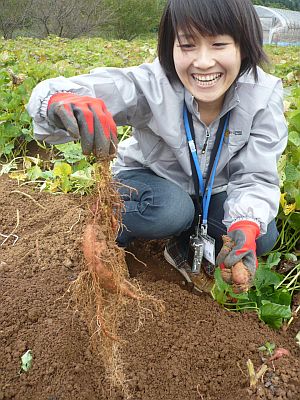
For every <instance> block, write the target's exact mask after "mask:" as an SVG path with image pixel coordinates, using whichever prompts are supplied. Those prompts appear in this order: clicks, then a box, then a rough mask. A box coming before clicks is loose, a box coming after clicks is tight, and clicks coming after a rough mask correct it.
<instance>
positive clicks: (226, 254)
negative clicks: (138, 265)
mask: <svg viewBox="0 0 300 400" xmlns="http://www.w3.org/2000/svg"><path fill="white" fill-rule="evenodd" d="M265 60H266V56H265V54H264V51H263V49H262V30H261V26H260V22H259V19H258V17H257V15H256V12H255V10H254V8H253V6H252V4H251V2H250V0H190V1H182V0H169V1H168V2H167V4H166V7H165V10H164V13H163V15H162V19H161V23H160V29H159V38H158V58H157V59H156V60H155V61H154V62H153V63H149V64H148V63H147V64H142V65H140V66H136V67H130V68H97V69H95V70H93V71H92V72H91V73H90V74H87V75H80V76H75V77H72V78H64V77H58V78H54V79H49V80H46V81H44V82H41V83H39V84H38V85H37V87H36V88H35V89H34V91H33V93H32V96H31V99H30V101H29V105H28V111H29V113H30V114H31V116H32V117H33V120H34V132H35V136H36V138H37V139H39V140H44V141H46V142H48V143H51V144H58V143H63V142H67V141H72V140H75V139H80V140H81V145H82V149H83V152H84V154H91V153H94V154H96V155H102V156H105V155H109V154H112V153H114V152H115V151H116V152H117V154H116V155H117V157H116V160H115V162H114V166H113V173H114V177H115V179H117V180H119V181H121V182H123V183H124V184H125V185H124V186H123V187H122V186H121V189H120V192H121V196H122V198H123V200H124V204H125V211H124V213H123V221H122V222H123V224H124V226H125V227H126V229H122V231H120V232H119V235H118V238H117V241H118V243H119V245H120V246H127V245H128V244H129V243H130V242H131V241H133V240H134V239H136V238H143V239H161V238H169V241H168V244H167V246H166V248H165V252H164V254H165V258H166V260H167V261H168V262H169V263H170V264H172V265H173V266H174V267H175V268H177V269H179V270H180V271H181V272H182V273H183V274H184V275H185V276H187V279H188V276H191V275H193V274H194V275H197V273H198V272H199V269H200V267H201V264H202V265H203V266H204V269H205V271H206V273H208V274H212V272H213V269H214V266H215V265H220V266H221V268H222V269H223V275H222V276H223V278H224V279H225V280H226V281H227V282H229V283H233V284H236V285H242V286H241V287H242V290H247V288H248V287H249V284H250V282H251V279H252V278H253V276H254V274H255V270H256V267H257V256H259V255H261V254H263V253H265V252H267V251H269V250H271V249H272V247H273V245H274V243H275V241H276V238H277V235H278V232H277V229H276V225H275V221H274V218H275V216H276V214H277V211H278V204H279V196H280V192H279V187H278V181H279V180H278V176H277V161H278V158H279V156H280V155H281V154H282V152H283V150H284V148H285V146H286V143H287V128H286V123H285V119H284V115H283V104H282V103H283V102H282V95H283V93H282V84H281V81H280V80H279V79H278V78H276V77H274V76H271V75H269V74H267V73H265V72H264V71H263V70H262V69H261V68H260V67H259V64H261V63H262V62H264V61H265ZM116 125H130V126H132V127H133V133H132V136H131V137H130V138H129V139H127V140H125V141H123V142H121V143H120V144H119V145H117V137H116ZM129 187H131V188H134V189H136V190H129V189H128V188H129ZM223 235H226V240H227V241H226V244H225V247H223V248H222V236H223ZM221 248H222V251H221ZM204 259H206V261H205V262H204V261H203V260H204ZM241 261H242V262H243V265H244V267H245V271H244V272H245V274H244V275H243V276H244V277H243V278H242V279H241V278H240V274H234V268H235V266H236V265H237V264H238V263H239V262H241ZM187 271H188V274H186V272H187ZM237 276H239V278H237Z"/></svg>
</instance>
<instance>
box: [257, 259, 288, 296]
mask: <svg viewBox="0 0 300 400" xmlns="http://www.w3.org/2000/svg"><path fill="white" fill-rule="evenodd" d="M281 280H282V275H280V274H278V273H277V272H274V271H271V270H270V269H268V268H266V267H265V266H262V265H259V267H258V268H257V271H256V274H255V278H254V285H255V287H256V290H257V291H258V294H261V291H262V289H263V288H264V287H267V286H270V285H273V286H276V285H277V284H279V282H281Z"/></svg>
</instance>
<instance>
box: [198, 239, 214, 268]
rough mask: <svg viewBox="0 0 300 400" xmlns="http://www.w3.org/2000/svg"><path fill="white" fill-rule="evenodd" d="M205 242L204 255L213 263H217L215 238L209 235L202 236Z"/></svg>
mask: <svg viewBox="0 0 300 400" xmlns="http://www.w3.org/2000/svg"><path fill="white" fill-rule="evenodd" d="M201 239H202V243H203V256H204V258H205V259H206V260H207V261H208V262H210V263H211V264H213V265H216V254H215V239H214V238H212V237H211V236H209V235H203V236H201Z"/></svg>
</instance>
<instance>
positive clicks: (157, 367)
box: [0, 176, 300, 400]
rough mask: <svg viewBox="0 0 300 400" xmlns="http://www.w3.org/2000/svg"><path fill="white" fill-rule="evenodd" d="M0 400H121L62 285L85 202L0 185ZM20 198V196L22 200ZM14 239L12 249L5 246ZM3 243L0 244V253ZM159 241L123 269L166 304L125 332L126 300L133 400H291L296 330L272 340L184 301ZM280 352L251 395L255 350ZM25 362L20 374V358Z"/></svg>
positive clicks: (138, 247)
mask: <svg viewBox="0 0 300 400" xmlns="http://www.w3.org/2000/svg"><path fill="white" fill-rule="evenodd" d="M0 193H1V196H0V210H1V211H0V233H1V234H2V235H8V234H10V233H13V235H17V236H13V235H11V236H10V237H9V238H8V239H7V240H6V241H5V237H4V236H0V240H1V242H0V244H1V246H0V293H1V314H0V320H1V326H0V339H1V341H0V343H1V348H0V351H1V353H0V371H1V376H0V400H4V399H16V400H69V399H70V400H71V399H72V400H107V399H110V400H122V399H124V396H123V395H122V392H121V391H120V390H119V389H117V388H111V387H110V384H109V382H108V381H107V379H106V377H105V371H104V368H103V365H102V362H101V359H100V358H99V356H98V355H97V354H96V353H95V352H94V351H93V350H92V348H91V346H90V335H89V331H88V327H87V324H86V322H85V321H84V320H83V319H82V318H81V315H80V312H78V311H76V310H75V308H74V305H73V304H72V303H71V302H70V292H69V286H70V283H71V282H72V281H74V280H75V279H76V277H77V276H78V274H79V273H80V271H81V270H82V269H84V268H85V264H84V260H83V256H82V251H81V236H82V232H83V229H84V226H85V223H86V221H87V216H88V211H87V205H86V198H80V197H78V196H74V195H51V194H47V193H40V192H39V191H38V190H37V189H35V190H34V189H33V188H30V187H28V186H26V185H24V186H17V183H16V182H15V181H10V180H9V179H8V178H7V177H6V176H2V177H1V178H0ZM26 194H27V196H26ZM17 237H18V240H17V241H16V243H15V244H13V243H14V239H15V238H17ZM4 241H5V242H4ZM3 242H4V243H3ZM162 249H163V244H162V243H161V242H149V243H147V242H142V241H139V242H136V243H135V244H134V245H133V246H132V248H131V249H130V251H131V252H132V253H134V254H135V256H136V257H137V258H138V259H140V260H142V261H143V262H145V263H146V266H145V265H144V264H142V263H140V262H138V261H137V260H136V258H135V257H134V256H132V255H130V254H128V256H127V263H128V267H129V270H130V272H131V275H132V276H135V278H136V279H137V280H138V282H139V284H140V285H141V287H142V289H143V290H144V291H146V292H147V293H150V294H153V295H154V296H155V297H156V298H157V299H161V300H163V301H164V302H165V312H164V313H162V314H160V313H158V312H153V314H152V317H150V316H149V313H148V318H146V320H145V321H144V323H143V324H142V325H141V326H140V327H139V330H138V331H137V332H135V328H136V322H137V315H136V309H137V308H136V306H135V305H134V304H133V303H132V302H133V300H130V302H129V304H128V305H127V310H126V315H125V317H124V318H123V320H122V323H121V329H120V332H119V333H120V336H121V337H122V338H123V339H125V342H124V344H123V346H122V347H121V358H122V362H123V368H124V371H125V373H126V378H127V383H128V386H129V388H130V391H131V395H132V399H135V400H139V399H140V400H160V399H161V400H197V399H198V400H240V399H241V398H243V399H292V400H297V399H300V379H299V378H300V362H299V355H300V348H299V346H298V345H297V344H296V341H295V335H296V333H297V332H298V331H299V330H300V323H299V319H296V320H295V321H294V323H293V324H292V326H291V327H290V328H289V329H288V330H287V331H286V332H284V331H282V330H281V331H274V330H272V329H270V328H268V327H267V326H266V325H264V324H263V323H262V322H260V321H259V320H258V317H257V316H256V315H255V314H248V313H247V314H238V313H233V312H229V311H226V310H224V309H223V308H221V307H220V306H219V305H218V304H216V303H215V302H214V301H213V300H212V299H211V298H210V297H209V296H208V295H203V296H195V295H193V294H191V293H189V292H188V291H186V290H184V289H183V288H182V285H181V278H180V277H178V276H177V274H176V272H175V271H172V270H171V269H170V267H169V266H168V265H167V264H166V263H165V261H164V260H163V257H162ZM267 341H269V342H273V343H275V344H276V346H277V347H284V348H286V349H288V350H289V351H290V356H289V357H284V358H281V359H279V360H276V361H274V362H273V364H270V366H269V369H268V371H267V372H266V373H265V375H264V376H263V379H262V381H261V382H260V384H259V385H258V386H257V388H255V389H251V390H250V389H249V377H248V371H247V367H246V362H247V360H248V359H251V360H252V362H253V363H254V366H255V367H256V368H259V367H260V366H261V365H262V359H261V353H259V351H258V347H260V346H262V345H263V344H264V343H265V342H267ZM28 349H30V350H32V354H33V363H32V367H31V368H30V369H29V371H28V372H21V369H20V366H21V356H22V355H23V354H24V353H25V351H27V350H28Z"/></svg>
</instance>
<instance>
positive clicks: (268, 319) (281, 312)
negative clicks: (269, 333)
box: [259, 300, 292, 329]
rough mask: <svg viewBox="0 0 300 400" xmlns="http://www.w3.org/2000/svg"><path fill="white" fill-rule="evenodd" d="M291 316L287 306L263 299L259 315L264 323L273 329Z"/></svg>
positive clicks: (277, 327)
mask: <svg viewBox="0 0 300 400" xmlns="http://www.w3.org/2000/svg"><path fill="white" fill-rule="evenodd" d="M291 316H292V312H291V308H290V307H289V306H285V305H281V304H275V303H271V302H270V301H267V300H263V301H262V305H261V307H260V309H259V317H260V319H261V320H262V321H264V322H265V323H266V324H268V325H269V326H271V327H272V328H274V329H279V328H280V327H281V325H282V323H283V320H284V319H289V318H291Z"/></svg>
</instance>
